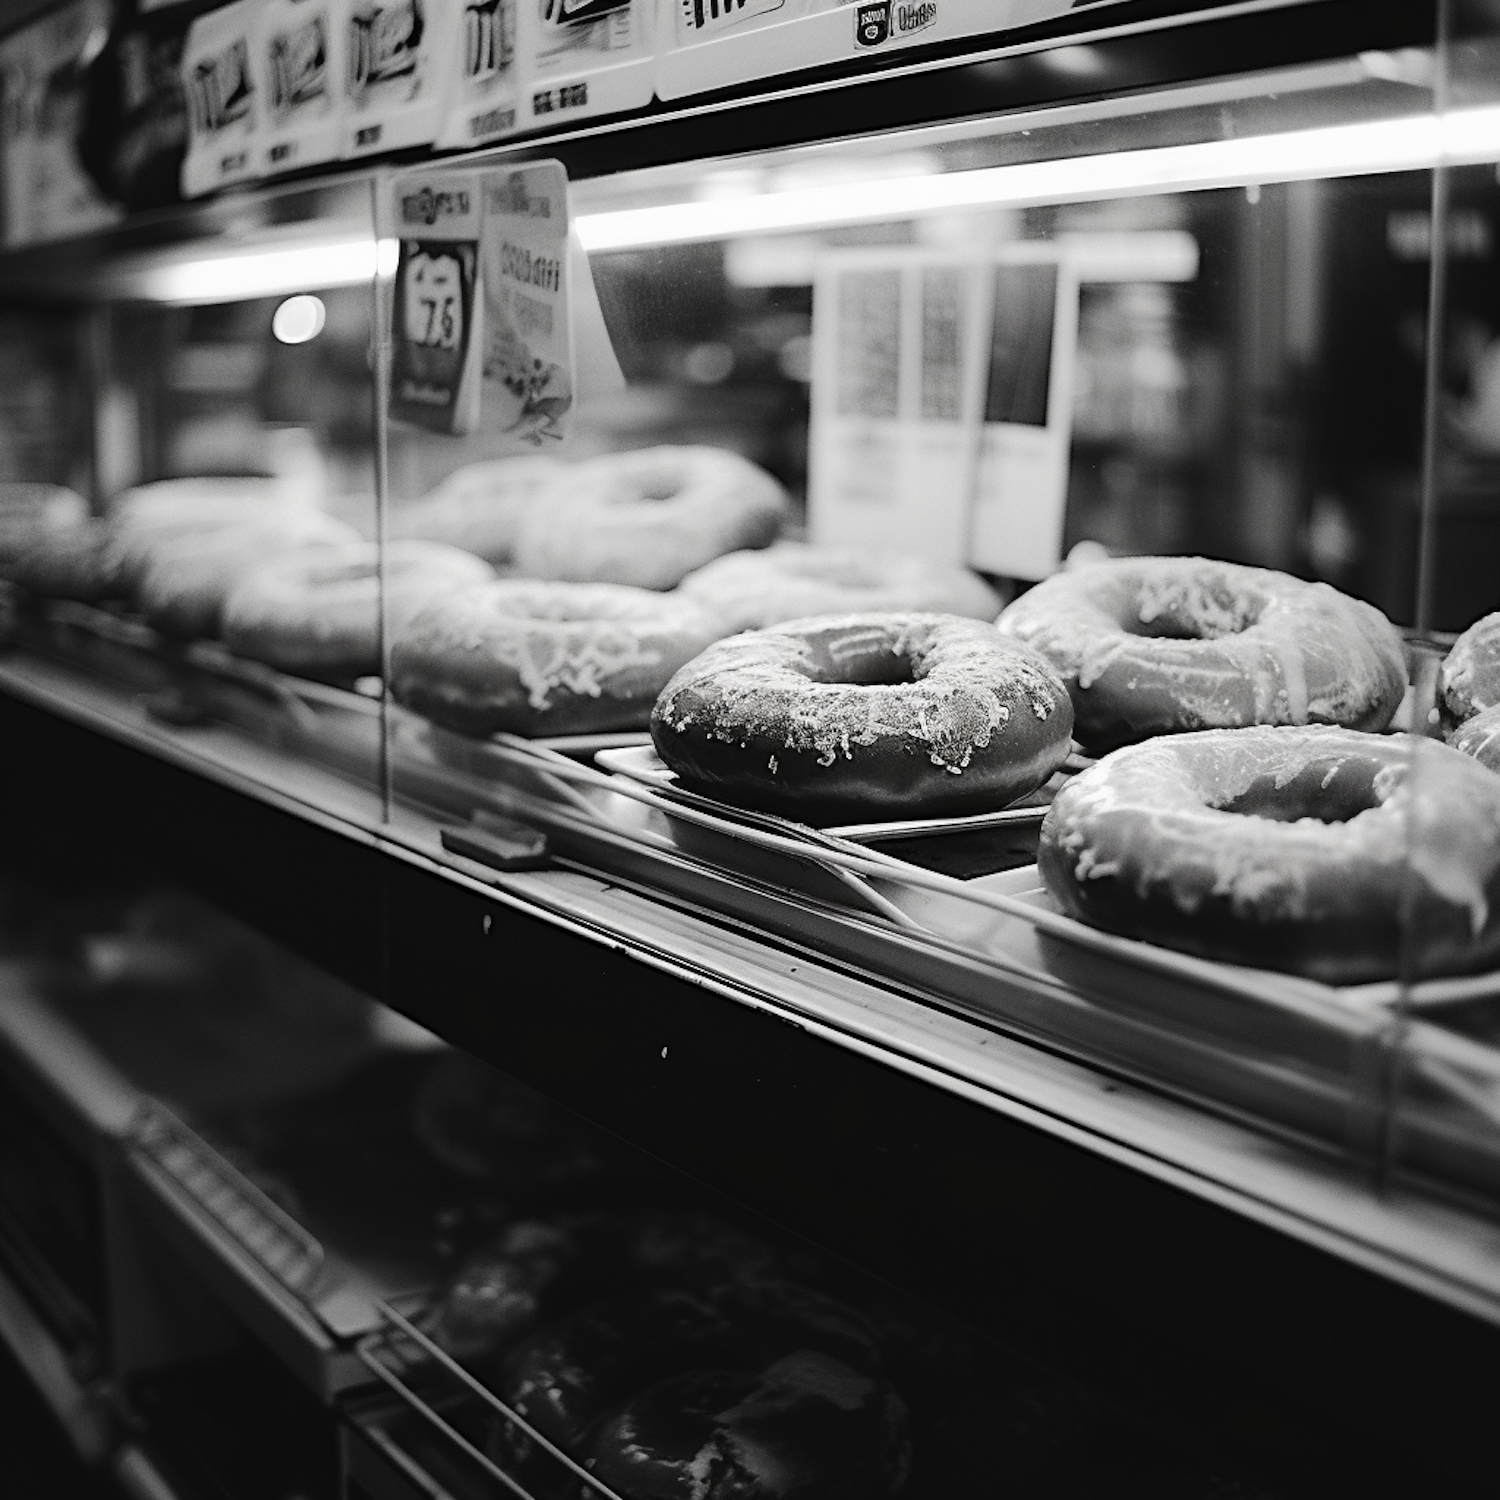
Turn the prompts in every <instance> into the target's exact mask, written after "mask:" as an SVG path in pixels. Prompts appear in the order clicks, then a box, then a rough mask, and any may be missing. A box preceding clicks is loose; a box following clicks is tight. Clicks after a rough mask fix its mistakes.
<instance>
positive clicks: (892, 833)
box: [594, 743, 1055, 844]
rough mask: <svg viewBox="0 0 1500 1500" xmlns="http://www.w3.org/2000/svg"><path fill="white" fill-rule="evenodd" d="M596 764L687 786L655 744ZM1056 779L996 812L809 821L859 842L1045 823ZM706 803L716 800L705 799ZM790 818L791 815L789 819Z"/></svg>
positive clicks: (724, 807)
mask: <svg viewBox="0 0 1500 1500" xmlns="http://www.w3.org/2000/svg"><path fill="white" fill-rule="evenodd" d="M594 764H595V765H597V766H599V767H600V768H601V769H602V770H605V771H609V772H611V773H612V774H614V775H616V776H625V777H628V778H629V779H630V780H631V781H636V782H639V783H640V784H641V785H642V786H650V787H658V788H662V789H665V790H668V791H685V790H686V788H684V787H683V786H682V785H681V783H680V782H679V781H678V779H677V776H676V773H675V772H673V771H672V769H671V768H670V767H669V766H668V765H667V764H666V763H665V762H664V761H663V760H662V758H661V757H660V756H659V755H658V754H657V753H656V749H655V747H654V746H653V745H651V744H649V743H647V744H645V745H639V746H633V747H631V748H628V749H618V750H616V749H605V750H600V751H599V752H598V753H597V754H596V755H595V756H594ZM1053 789H1055V788H1054V786H1053V783H1052V782H1049V783H1048V786H1047V788H1046V789H1044V790H1043V791H1042V792H1039V793H1038V792H1033V793H1031V794H1030V795H1029V796H1027V797H1023V798H1020V799H1019V800H1017V801H1016V802H1012V803H1010V804H1009V805H1008V806H1006V807H1002V808H996V809H995V811H993V812H983V813H970V814H967V815H965V816H963V817H948V818H899V819H890V820H886V821H884V822H876V823H823V822H818V823H814V824H809V825H808V826H810V827H815V828H818V829H820V830H821V831H822V832H824V833H826V834H829V835H830V836H832V837H834V838H841V839H848V840H849V841H850V842H851V843H856V844H876V843H888V842H893V841H898V840H905V839H920V838H933V837H936V836H938V835H940V834H947V833H977V832H979V831H980V830H982V829H986V828H1000V827H1003V826H1006V825H1008V824H1018V823H1020V824H1040V823H1041V821H1042V819H1043V818H1045V817H1046V816H1047V808H1048V805H1049V804H1050V803H1051V801H1052V797H1051V790H1053ZM701 800H702V801H703V802H704V803H708V802H710V801H712V800H713V799H710V798H706V797H705V798H702V799H701ZM718 805H719V806H720V809H721V811H723V812H724V813H725V814H726V815H727V816H729V817H737V816H742V815H743V812H744V809H741V808H738V807H735V806H733V805H732V804H718ZM788 821H790V820H788Z"/></svg>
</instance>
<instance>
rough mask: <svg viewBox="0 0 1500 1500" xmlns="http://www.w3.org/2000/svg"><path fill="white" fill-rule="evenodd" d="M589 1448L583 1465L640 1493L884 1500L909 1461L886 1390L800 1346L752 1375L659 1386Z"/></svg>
mask: <svg viewBox="0 0 1500 1500" xmlns="http://www.w3.org/2000/svg"><path fill="white" fill-rule="evenodd" d="M589 1447H590V1453H589V1464H588V1466H589V1469H590V1470H591V1472H592V1473H593V1474H594V1475H595V1477H596V1478H598V1479H600V1480H602V1481H603V1482H604V1483H605V1484H606V1485H607V1486H608V1487H609V1488H610V1490H611V1491H612V1492H613V1493H615V1494H618V1495H629V1496H650V1497H651V1500H785V1497H788V1496H793V1495H795V1496H796V1497H797V1500H891V1497H892V1496H895V1495H897V1494H899V1493H900V1491H901V1489H902V1487H903V1485H904V1484H905V1482H906V1478H907V1475H908V1473H909V1472H910V1469H911V1457H912V1455H911V1440H910V1437H909V1435H908V1425H907V1413H906V1405H905V1403H904V1402H903V1401H902V1400H901V1397H900V1396H899V1395H898V1394H897V1393H896V1390H895V1388H894V1387H893V1386H892V1385H891V1384H890V1383H889V1382H887V1381H885V1380H881V1379H880V1378H878V1377H876V1376H873V1375H867V1374H864V1373H862V1372H860V1371H858V1370H853V1369H851V1368H850V1367H849V1366H848V1365H846V1364H843V1363H842V1362H840V1361H839V1360H837V1359H833V1358H831V1357H830V1356H828V1355H826V1354H819V1353H815V1352H813V1351H812V1350H807V1349H804V1350H801V1351H799V1352H798V1353H796V1354H789V1355H786V1356H785V1357H784V1358H782V1359H779V1360H777V1361H776V1362H775V1363H773V1364H771V1365H769V1366H768V1367H767V1368H766V1369H764V1370H762V1371H760V1372H759V1373H758V1374H754V1375H749V1374H740V1373H738V1372H737V1371H732V1370H722V1369H719V1370H712V1369H710V1370H693V1371H689V1372H688V1373H687V1374H684V1375H679V1376H677V1377H675V1378H673V1379H669V1380H664V1381H661V1382H659V1383H658V1384H656V1385H653V1386H650V1387H648V1388H647V1389H646V1390H644V1391H642V1392H641V1393H640V1394H639V1395H638V1396H636V1397H635V1398H634V1399H633V1400H631V1401H629V1402H627V1403H626V1404H625V1405H624V1406H623V1407H621V1408H620V1409H619V1410H618V1411H616V1412H614V1413H613V1414H612V1415H611V1416H610V1417H609V1418H608V1419H607V1420H606V1421H605V1422H604V1423H603V1424H602V1425H601V1427H600V1429H599V1431H598V1432H597V1433H596V1434H595V1435H594V1437H593V1439H592V1441H591V1443H590V1445H589Z"/></svg>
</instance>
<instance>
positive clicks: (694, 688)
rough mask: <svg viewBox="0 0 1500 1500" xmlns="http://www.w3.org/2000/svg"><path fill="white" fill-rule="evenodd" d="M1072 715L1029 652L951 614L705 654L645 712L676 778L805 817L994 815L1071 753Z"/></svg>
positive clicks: (809, 631) (861, 621)
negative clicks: (981, 812)
mask: <svg viewBox="0 0 1500 1500" xmlns="http://www.w3.org/2000/svg"><path fill="white" fill-rule="evenodd" d="M1072 725H1073V714H1072V710H1071V708H1070V707H1069V704H1068V696H1067V693H1066V692H1065V691H1064V689H1063V686H1062V683H1061V682H1059V681H1058V679H1057V677H1056V676H1055V675H1054V674H1053V672H1052V671H1051V670H1050V669H1049V668H1048V666H1047V664H1046V663H1045V662H1044V661H1042V660H1041V659H1040V658H1039V657H1038V656H1037V655H1036V654H1035V653H1034V652H1032V651H1031V650H1030V649H1028V648H1027V647H1025V646H1022V645H1020V644H1019V643H1017V642H1015V641H1008V640H1006V639H1005V638H1004V637H1003V636H1001V635H1000V634H999V633H998V632H997V631H996V630H995V629H994V627H993V626H991V625H986V624H983V623H981V622H980V621H977V620H967V619H961V618H959V617H958V616H956V615H927V614H869V615H864V614H857V615H826V616H820V617H818V618H815V619H810V620H793V621H790V622H789V623H787V624H785V625H778V626H773V627H771V628H770V629H767V630H755V631H747V632H745V633H744V634H742V635H737V636H731V637H730V638H729V639H727V640H723V641H719V642H717V643H716V644H715V645H713V646H710V647H709V648H708V650H706V651H704V652H703V653H702V655H700V656H698V657H696V658H695V659H694V660H693V661H691V662H689V663H688V664H687V666H685V667H683V668H682V670H681V671H679V672H678V673H677V675H676V676H675V677H673V678H672V680H671V681H670V682H669V683H668V684H667V686H666V688H665V689H664V690H663V692H662V695H661V697H660V698H659V699H658V700H657V704H656V708H655V711H654V712H653V713H652V716H651V737H652V739H653V741H654V742H655V744H656V749H657V753H658V754H659V755H660V756H661V758H662V759H663V760H664V761H665V762H666V763H667V765H669V766H670V767H671V768H672V769H673V770H674V771H675V772H676V773H677V774H678V776H679V777H681V779H682V781H683V782H684V783H685V784H686V785H687V786H689V787H691V788H693V789H694V790H697V791H703V792H707V793H709V794H711V795H718V796H722V797H724V798H725V799H726V800H728V801H735V802H742V803H746V804H748V805H751V806H756V807H764V808H768V809H770V810H772V811H776V812H786V813H790V814H793V815H801V816H819V815H822V814H825V813H826V814H831V815H838V814H848V815H855V816H863V817H869V818H882V817H884V818H901V817H914V816H922V815H924V814H936V813H944V812H965V811H969V812H972V811H976V810H982V809H990V808H999V807H1003V806H1005V805H1006V803H1008V802H1013V801H1014V800H1015V799H1016V798H1017V797H1020V796H1024V795H1025V794H1026V793H1027V792H1030V791H1034V790H1035V789H1036V788H1037V787H1039V786H1040V785H1041V784H1042V783H1043V782H1044V781H1046V779H1047V778H1048V777H1049V776H1050V775H1051V774H1052V773H1053V771H1055V770H1056V769H1057V768H1058V766H1060V765H1061V764H1062V762H1063V760H1064V759H1065V758H1066V756H1067V753H1068V746H1069V736H1070V732H1071V730H1072Z"/></svg>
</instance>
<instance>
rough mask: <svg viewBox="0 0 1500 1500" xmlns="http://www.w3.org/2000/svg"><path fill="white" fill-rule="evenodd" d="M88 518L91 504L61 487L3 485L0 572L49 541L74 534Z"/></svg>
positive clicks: (0, 488)
mask: <svg viewBox="0 0 1500 1500" xmlns="http://www.w3.org/2000/svg"><path fill="white" fill-rule="evenodd" d="M88 516H89V506H88V501H87V500H85V499H84V498H83V496H82V495H80V494H78V493H77V491H75V490H70V489H67V488H66V487H65V486H63V485H60V484H0V572H3V573H4V574H5V575H6V576H10V575H11V573H12V569H13V568H14V566H15V564H16V563H17V561H18V560H19V559H20V558H21V557H22V556H23V555H24V554H25V553H26V552H27V551H29V550H30V549H31V548H32V547H33V546H34V545H35V544H36V543H38V542H39V541H41V540H43V539H44V538H46V537H49V536H54V535H57V534H59V533H62V532H68V531H73V530H75V529H76V528H78V527H80V526H82V525H83V524H84V523H85V522H86V521H87V520H88Z"/></svg>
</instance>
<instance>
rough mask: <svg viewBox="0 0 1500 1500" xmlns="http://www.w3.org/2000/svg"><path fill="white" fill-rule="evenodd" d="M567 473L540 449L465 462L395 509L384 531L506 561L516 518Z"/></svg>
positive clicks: (488, 559) (513, 543) (513, 542)
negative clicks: (429, 488)
mask: <svg viewBox="0 0 1500 1500" xmlns="http://www.w3.org/2000/svg"><path fill="white" fill-rule="evenodd" d="M567 472H568V465H567V464H565V463H563V462H561V461H560V460H559V459H555V458H549V457H547V456H545V455H544V454H539V453H538V454H527V455H523V456H522V457H519V458H495V459H489V460H486V461H485V462H482V463H475V464H465V465H464V467H463V468H461V469H455V470H454V471H453V472H452V473H451V474H450V475H448V477H447V478H446V479H444V480H443V481H442V482H441V483H440V484H438V485H436V486H434V487H433V488H432V489H431V490H429V491H428V492H427V494H425V495H423V496H422V498H421V499H420V500H414V501H413V502H412V503H411V504H410V505H405V506H396V507H394V508H393V510H392V512H391V515H390V518H389V520H388V521H387V523H386V534H387V535H388V536H390V537H393V538H397V539H403V540H404V539H413V540H418V541H428V542H446V543H447V544H448V545H449V546H450V547H461V548H462V549H463V550H464V551H465V552H472V553H474V554H475V555H476V556H478V557H482V558H484V560H485V561H486V562H491V563H496V564H500V563H508V562H509V561H510V560H511V557H512V554H513V553H514V552H515V546H516V530H517V528H518V526H519V525H520V522H521V517H522V516H523V515H524V514H525V512H526V511H527V509H528V508H529V507H530V506H531V505H533V504H535V502H536V500H537V498H538V497H539V496H542V495H545V494H546V493H547V492H549V491H550V490H551V489H552V488H553V487H554V486H556V484H557V483H558V480H559V478H560V477H561V476H563V475H565V474H566V473H567Z"/></svg>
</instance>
